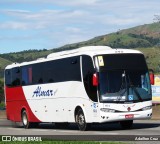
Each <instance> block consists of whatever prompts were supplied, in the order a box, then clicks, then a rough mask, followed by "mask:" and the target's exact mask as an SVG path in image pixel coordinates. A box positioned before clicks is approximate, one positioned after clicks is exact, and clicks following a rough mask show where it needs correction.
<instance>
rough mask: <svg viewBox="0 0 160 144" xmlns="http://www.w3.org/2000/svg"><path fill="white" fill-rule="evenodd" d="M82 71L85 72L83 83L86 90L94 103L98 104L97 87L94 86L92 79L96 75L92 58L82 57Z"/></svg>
mask: <svg viewBox="0 0 160 144" xmlns="http://www.w3.org/2000/svg"><path fill="white" fill-rule="evenodd" d="M82 71H83V82H84V87H85V90H86V92H87V94H88V96H89V98H90V99H91V100H92V101H95V102H97V101H98V99H97V87H95V86H93V84H92V78H93V74H94V67H93V62H92V59H91V57H89V56H87V55H84V56H82Z"/></svg>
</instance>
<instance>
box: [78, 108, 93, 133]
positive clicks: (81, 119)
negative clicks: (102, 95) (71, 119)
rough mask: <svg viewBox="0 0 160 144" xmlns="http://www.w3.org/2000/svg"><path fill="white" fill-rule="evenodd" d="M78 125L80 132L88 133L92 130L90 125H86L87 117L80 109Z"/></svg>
mask: <svg viewBox="0 0 160 144" xmlns="http://www.w3.org/2000/svg"><path fill="white" fill-rule="evenodd" d="M76 123H77V125H78V128H79V130H81V131H86V130H88V129H89V128H90V124H89V123H86V120H85V115H84V113H83V111H82V109H79V110H78V112H77V114H76Z"/></svg>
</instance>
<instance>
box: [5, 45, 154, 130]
mask: <svg viewBox="0 0 160 144" xmlns="http://www.w3.org/2000/svg"><path fill="white" fill-rule="evenodd" d="M5 98H6V113H7V118H8V120H11V121H14V122H23V125H24V128H30V127H33V126H36V125H37V124H38V123H41V122H53V123H55V124H56V126H67V125H68V124H69V123H77V125H78V128H79V129H80V130H82V131H84V130H87V129H88V127H89V126H90V125H91V124H93V123H107V122H119V123H120V124H121V126H122V128H124V129H126V128H131V126H132V124H133V120H140V119H150V118H151V116H152V94H151V86H150V77H149V73H148V68H147V65H146V62H145V58H144V55H143V54H142V53H141V52H139V51H136V50H129V49H112V48H110V47H107V46H88V47H82V48H78V49H75V50H68V51H63V52H57V53H53V54H50V55H48V56H47V57H46V58H42V59H38V60H35V61H31V62H23V63H14V64H12V65H8V66H7V67H6V68H5Z"/></svg>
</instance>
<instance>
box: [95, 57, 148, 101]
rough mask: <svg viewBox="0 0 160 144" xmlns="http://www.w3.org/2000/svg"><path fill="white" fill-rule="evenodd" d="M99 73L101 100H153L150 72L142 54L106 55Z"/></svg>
mask: <svg viewBox="0 0 160 144" xmlns="http://www.w3.org/2000/svg"><path fill="white" fill-rule="evenodd" d="M107 57H108V58H107ZM129 57H130V58H129ZM101 59H102V57H101ZM108 63H112V64H113V65H109V64H108ZM107 64H108V65H107ZM98 75H99V93H100V101H101V102H120V103H125V102H141V101H147V100H151V86H150V80H149V74H148V69H147V66H146V62H145V59H144V56H143V55H142V54H133V55H131V54H128V55H127V54H124V55H123V56H122V55H112V56H111V55H105V56H103V66H102V65H101V66H100V65H99V72H98Z"/></svg>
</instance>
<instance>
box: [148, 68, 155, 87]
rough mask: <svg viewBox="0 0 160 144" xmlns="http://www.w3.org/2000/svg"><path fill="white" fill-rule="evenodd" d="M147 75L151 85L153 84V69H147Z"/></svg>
mask: <svg viewBox="0 0 160 144" xmlns="http://www.w3.org/2000/svg"><path fill="white" fill-rule="evenodd" d="M149 77H150V82H151V85H154V72H153V70H149Z"/></svg>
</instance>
